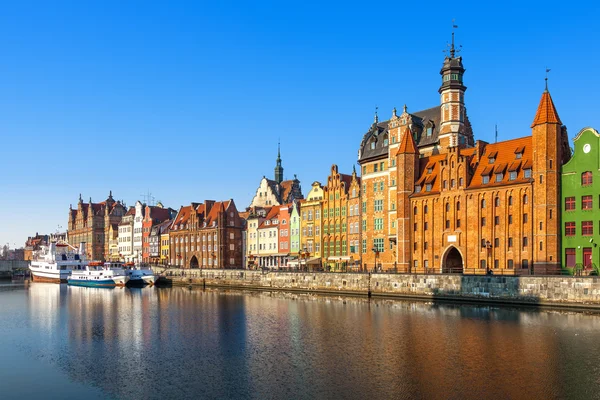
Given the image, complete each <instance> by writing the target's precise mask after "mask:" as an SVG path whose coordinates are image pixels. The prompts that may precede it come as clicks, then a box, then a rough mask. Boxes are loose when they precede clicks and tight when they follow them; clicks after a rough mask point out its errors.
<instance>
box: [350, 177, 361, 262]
mask: <svg viewBox="0 0 600 400" xmlns="http://www.w3.org/2000/svg"><path fill="white" fill-rule="evenodd" d="M360 191H361V184H360V177H358V176H357V174H356V170H355V169H353V171H352V179H351V181H350V188H349V191H348V192H349V195H348V255H349V256H350V262H349V267H350V268H351V269H352V270H354V271H361V270H362V269H363V267H362V265H363V264H362V261H361V260H362V258H361V254H362V246H361V240H362V236H361V223H362V218H361V200H360V199H361V194H360Z"/></svg>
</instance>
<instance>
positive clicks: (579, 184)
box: [561, 128, 600, 273]
mask: <svg viewBox="0 0 600 400" xmlns="http://www.w3.org/2000/svg"><path fill="white" fill-rule="evenodd" d="M574 146H575V149H574V153H573V158H571V160H570V161H569V162H567V163H566V164H565V165H563V167H562V176H561V180H562V202H561V204H562V266H563V268H573V269H575V270H576V271H577V272H578V273H579V272H580V271H584V272H586V273H590V272H591V271H593V270H596V272H598V267H599V266H600V250H598V243H600V212H599V211H598V210H599V209H600V134H598V131H597V130H595V129H592V128H585V129H582V130H581V131H580V132H579V133H578V134H577V136H575V139H574Z"/></svg>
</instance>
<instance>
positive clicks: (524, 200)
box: [523, 194, 529, 204]
mask: <svg viewBox="0 0 600 400" xmlns="http://www.w3.org/2000/svg"><path fill="white" fill-rule="evenodd" d="M527 203H529V197H527V195H526V194H524V195H523V204H527Z"/></svg>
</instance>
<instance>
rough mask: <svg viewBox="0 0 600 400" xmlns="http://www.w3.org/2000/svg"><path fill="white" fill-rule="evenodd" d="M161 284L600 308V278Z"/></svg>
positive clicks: (312, 278) (277, 275)
mask: <svg viewBox="0 0 600 400" xmlns="http://www.w3.org/2000/svg"><path fill="white" fill-rule="evenodd" d="M154 269H155V273H157V274H159V275H161V278H160V281H159V282H160V283H159V284H166V285H173V286H204V287H225V288H243V289H253V290H281V291H292V292H309V293H338V294H347V295H357V296H369V297H370V296H377V297H398V298H417V299H425V300H450V301H469V302H487V303H489V302H493V303H506V304H515V305H517V304H518V305H535V306H551V307H569V308H582V309H597V310H600V279H599V278H598V277H593V276H590V277H573V276H489V275H485V276H483V275H461V274H429V275H425V274H386V273H376V274H373V273H324V272H279V271H277V272H268V271H265V272H262V271H249V270H213V269H205V270H200V269H195V270H190V269H173V268H169V269H164V268H161V267H155V268H154Z"/></svg>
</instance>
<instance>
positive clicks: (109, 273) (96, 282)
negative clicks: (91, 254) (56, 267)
mask: <svg viewBox="0 0 600 400" xmlns="http://www.w3.org/2000/svg"><path fill="white" fill-rule="evenodd" d="M128 280H129V277H128V276H127V275H126V274H125V271H124V270H123V269H120V268H109V267H106V266H105V265H104V264H103V263H102V262H90V263H89V264H88V265H87V266H86V267H85V269H83V270H79V271H73V272H71V276H70V277H69V279H68V283H69V285H75V286H92V287H114V286H125V284H126V283H127V281H128Z"/></svg>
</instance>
